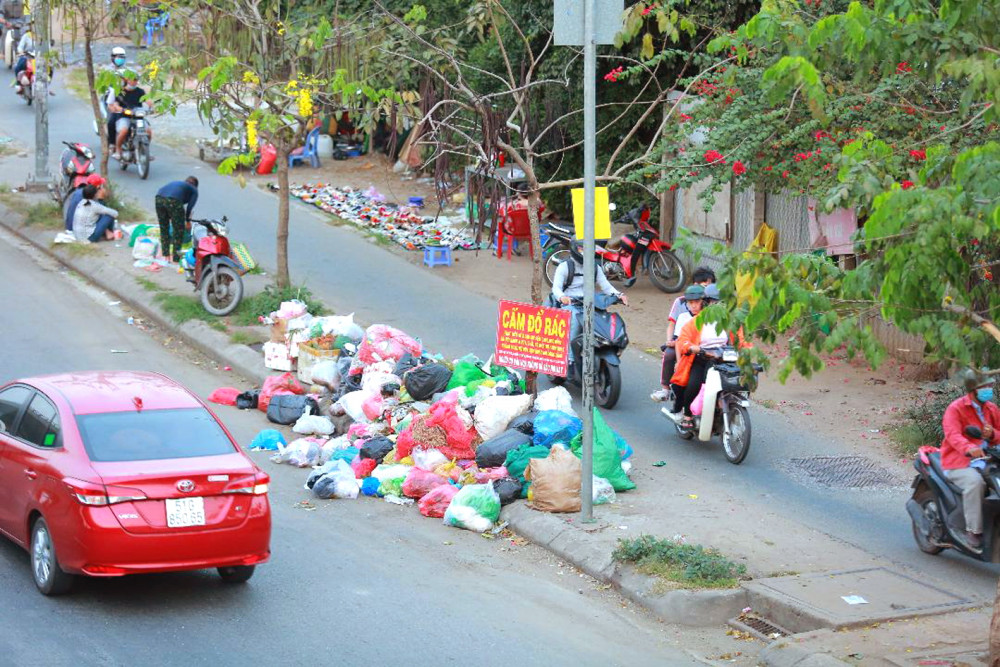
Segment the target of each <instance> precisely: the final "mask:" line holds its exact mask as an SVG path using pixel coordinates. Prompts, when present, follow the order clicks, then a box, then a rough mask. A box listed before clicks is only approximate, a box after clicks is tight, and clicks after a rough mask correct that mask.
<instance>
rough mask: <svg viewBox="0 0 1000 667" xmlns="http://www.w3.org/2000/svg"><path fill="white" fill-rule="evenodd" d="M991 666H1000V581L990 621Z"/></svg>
mask: <svg viewBox="0 0 1000 667" xmlns="http://www.w3.org/2000/svg"><path fill="white" fill-rule="evenodd" d="M989 665H990V667H1000V581H998V582H997V595H996V599H994V601H993V619H992V620H991V621H990V661H989Z"/></svg>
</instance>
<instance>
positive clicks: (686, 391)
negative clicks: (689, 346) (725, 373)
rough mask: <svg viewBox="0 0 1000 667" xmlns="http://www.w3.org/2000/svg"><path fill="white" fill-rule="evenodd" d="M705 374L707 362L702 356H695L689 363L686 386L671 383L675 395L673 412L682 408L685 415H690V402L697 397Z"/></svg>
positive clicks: (703, 382)
mask: <svg viewBox="0 0 1000 667" xmlns="http://www.w3.org/2000/svg"><path fill="white" fill-rule="evenodd" d="M707 374H708V362H707V361H705V359H703V358H702V357H695V358H694V363H693V364H692V365H691V374H690V375H689V376H688V383H687V386H685V387H681V386H679V385H676V384H675V385H673V387H674V396H676V397H677V398H676V399H675V400H674V410H673V411H674V412H675V413H676V412H679V411H680V410H684V414H685V415H687V416H691V404H692V403H694V399H696V398H698V392H700V391H701V385H703V384H705V376H706V375H707Z"/></svg>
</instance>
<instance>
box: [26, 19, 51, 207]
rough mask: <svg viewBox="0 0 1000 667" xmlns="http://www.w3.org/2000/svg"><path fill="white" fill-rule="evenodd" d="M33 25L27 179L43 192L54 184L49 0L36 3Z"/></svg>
mask: <svg viewBox="0 0 1000 667" xmlns="http://www.w3.org/2000/svg"><path fill="white" fill-rule="evenodd" d="M31 22H32V23H33V24H34V28H33V29H34V33H35V83H34V86H35V91H34V99H35V173H34V175H33V176H31V177H30V178H29V179H28V182H29V186H31V189H33V190H44V189H47V188H48V187H49V185H50V184H51V182H52V175H51V174H50V173H49V59H48V53H49V50H50V49H51V39H50V37H49V0H36V1H35V2H34V6H33V8H32V13H31Z"/></svg>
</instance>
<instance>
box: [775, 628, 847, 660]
mask: <svg viewBox="0 0 1000 667" xmlns="http://www.w3.org/2000/svg"><path fill="white" fill-rule="evenodd" d="M819 632H821V633H823V632H825V633H832V632H833V631H832V630H820V631H819ZM809 634H810V636H811V637H815V636H816V635H817V633H816V632H813V633H809ZM758 660H760V664H762V665H767V666H768V667H843V665H846V664H848V663H845V662H844V661H843V660H838V659H837V658H834V657H833V656H832V655H829V654H828V653H815V652H814V651H812V650H810V649H808V648H805V647H802V646H796V645H795V637H794V636H792V637H784V638H782V639H779V640H777V641H774V642H771V643H770V644H768V645H767V647H766V648H765V649H764V650H763V651H761V653H760V655H759V656H758Z"/></svg>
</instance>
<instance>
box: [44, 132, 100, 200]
mask: <svg viewBox="0 0 1000 667" xmlns="http://www.w3.org/2000/svg"><path fill="white" fill-rule="evenodd" d="M63 143H64V144H65V145H66V148H64V149H63V152H62V155H60V156H59V173H60V175H61V176H60V178H59V179H57V180H56V182H55V185H54V186H53V195H54V196H55V198H56V201H58V202H59V203H60V204H63V203H65V201H66V198H67V197H68V196H69V194H70V193H71V192H73V190H76V189H77V188H78V187H80V186H82V185H84V184H86V182H87V177H88V176H90V175H91V174H92V173H94V169H95V165H94V151H92V150H91V149H90V146H88V145H87V144H80V143H76V144H71V143H70V142H68V141H64V142H63Z"/></svg>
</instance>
